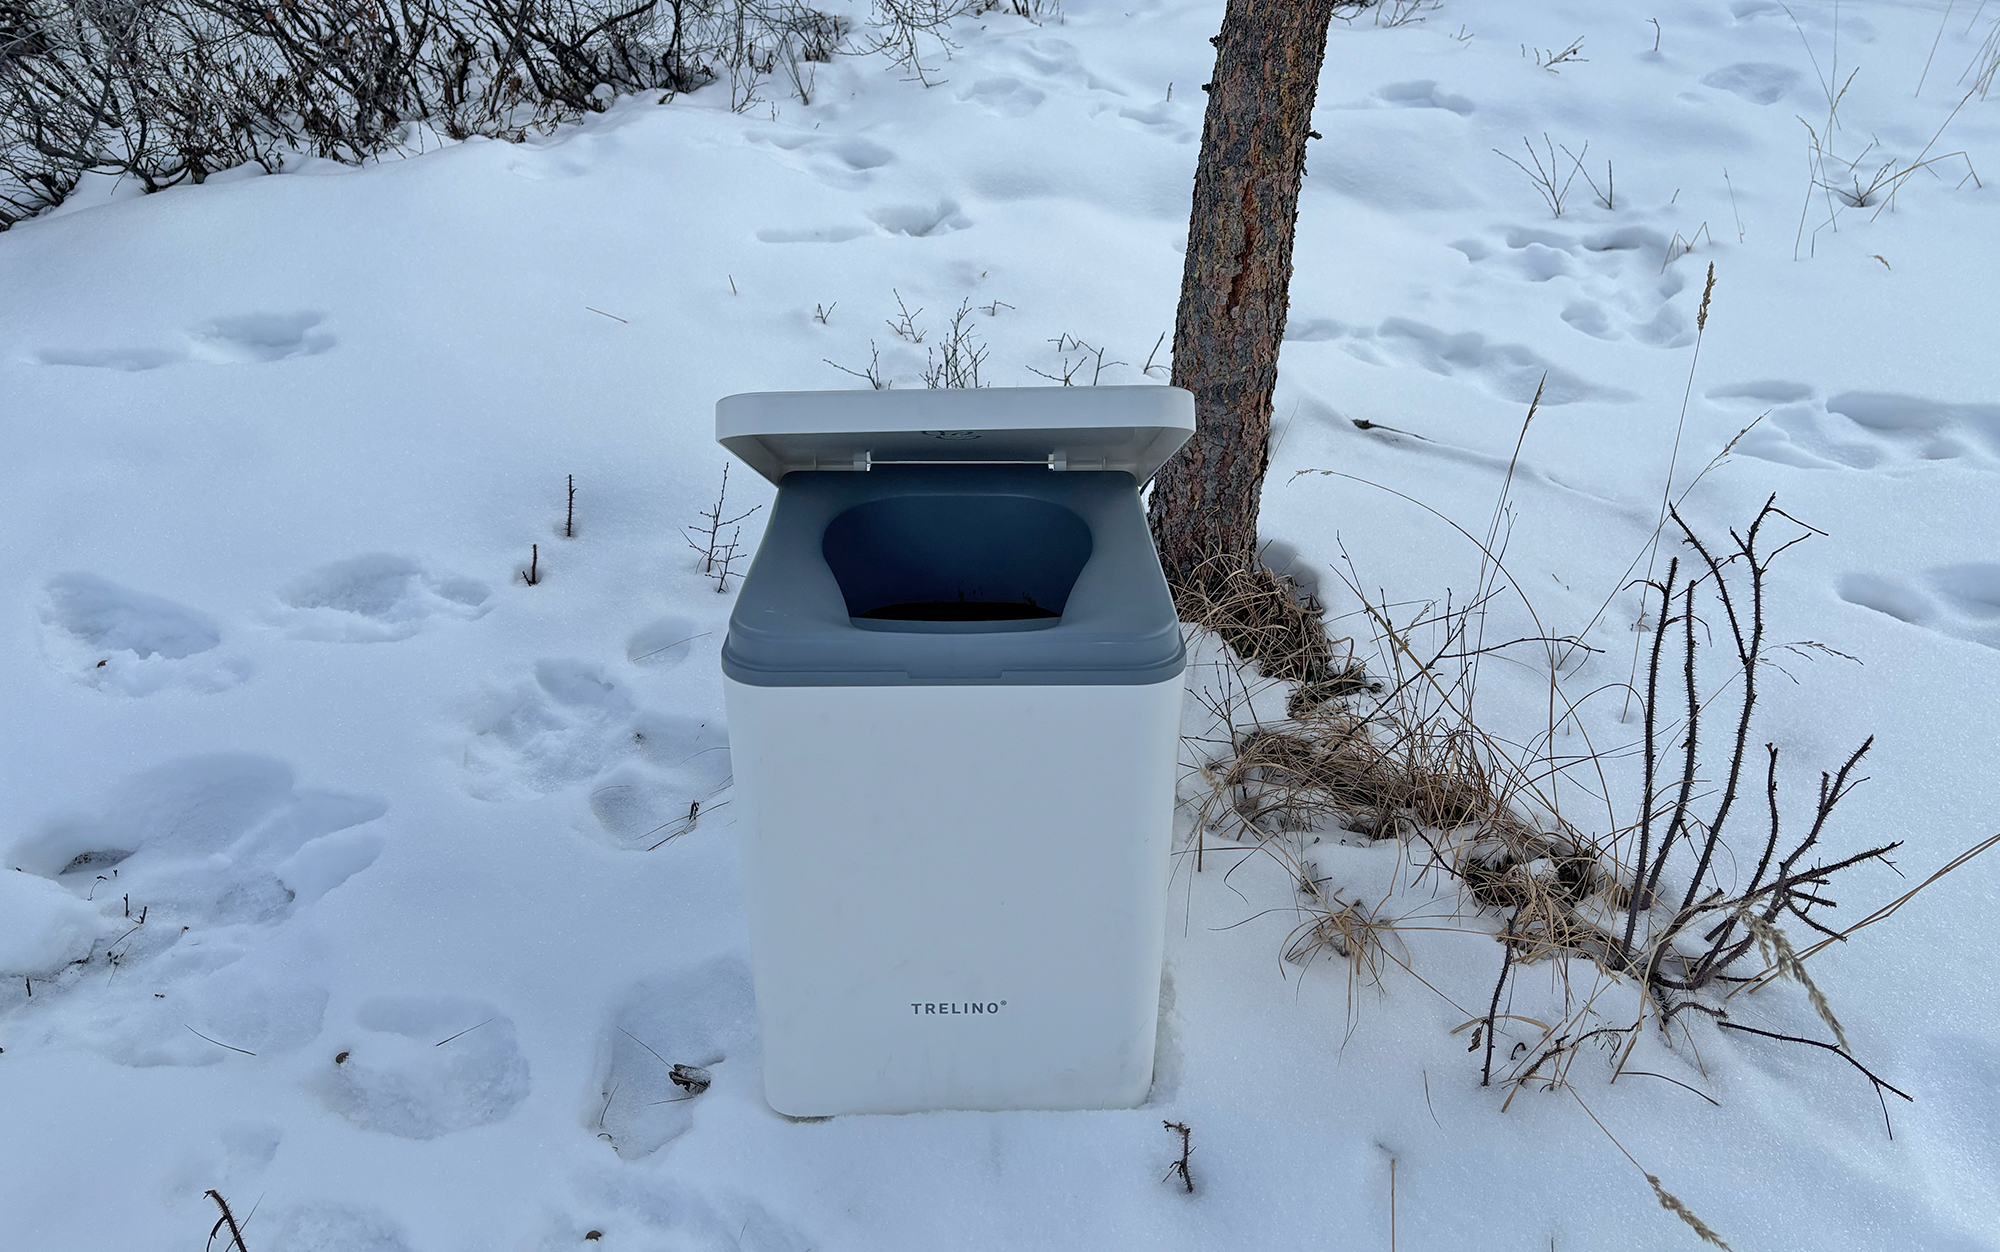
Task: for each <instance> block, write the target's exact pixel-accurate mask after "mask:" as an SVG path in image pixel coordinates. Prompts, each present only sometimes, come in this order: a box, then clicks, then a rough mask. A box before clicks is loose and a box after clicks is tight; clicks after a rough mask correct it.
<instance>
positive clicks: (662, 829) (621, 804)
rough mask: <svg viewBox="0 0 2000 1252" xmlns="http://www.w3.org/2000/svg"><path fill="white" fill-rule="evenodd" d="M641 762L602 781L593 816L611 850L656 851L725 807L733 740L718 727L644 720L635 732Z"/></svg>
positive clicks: (595, 788)
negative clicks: (707, 814)
mask: <svg viewBox="0 0 2000 1252" xmlns="http://www.w3.org/2000/svg"><path fill="white" fill-rule="evenodd" d="M632 739H633V743H634V746H635V748H636V749H637V752H638V759H636V760H632V761H629V762H627V763H626V764H625V765H623V766H621V767H620V768H618V769H615V770H613V771H611V772H610V773H608V774H605V775H604V776H603V777H601V778H599V779H598V780H597V784H596V785H595V786H593V787H592V788H591V791H590V813H591V816H592V817H594V818H596V819H597V825H598V828H599V829H600V830H602V831H603V832H604V834H605V835H606V837H607V838H608V839H609V841H610V842H611V844H612V846H614V847H618V848H630V849H651V848H656V847H658V846H659V845H661V844H662V843H665V842H667V841H668V840H670V839H677V838H679V837H680V836H682V835H685V834H687V833H689V832H690V831H693V830H695V829H696V828H698V827H699V826H700V824H701V820H702V816H701V815H702V814H703V813H709V814H710V815H711V820H712V819H713V811H714V810H715V809H718V808H720V807H722V805H723V804H725V803H727V801H724V800H720V799H719V797H720V796H721V795H722V793H723V792H724V791H725V790H726V789H727V788H728V786H729V781H730V774H729V769H730V765H729V740H728V738H727V737H726V736H725V735H724V734H723V733H722V731H721V730H720V729H719V728H711V727H709V726H708V725H707V724H705V723H702V722H698V721H696V720H694V719H693V718H688V717H673V716H661V715H651V716H645V717H641V718H640V719H639V721H638V723H637V726H636V728H635V729H634V730H633V732H632Z"/></svg>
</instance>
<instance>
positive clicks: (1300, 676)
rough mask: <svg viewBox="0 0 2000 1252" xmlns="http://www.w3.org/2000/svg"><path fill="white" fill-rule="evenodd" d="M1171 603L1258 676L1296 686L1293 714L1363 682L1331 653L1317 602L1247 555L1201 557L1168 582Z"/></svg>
mask: <svg viewBox="0 0 2000 1252" xmlns="http://www.w3.org/2000/svg"><path fill="white" fill-rule="evenodd" d="M1174 605H1175V608H1176V609H1177V610H1178V611H1179V613H1180V619H1181V620H1182V621H1184V622H1191V623H1193V624H1194V625H1196V626H1199V627H1201V628H1202V629H1203V630H1207V631H1210V632H1212V633H1213V634H1215V635H1217V636H1218V637H1220V638H1221V640H1222V641H1223V642H1224V643H1226V644H1228V645H1229V649H1230V651H1232V652H1234V653H1235V654H1236V655H1237V656H1239V657H1241V658H1242V659H1244V660H1245V661H1250V662H1253V663H1255V664H1256V666H1257V672H1258V673H1259V674H1262V675H1263V676H1264V677H1266V678H1276V679H1283V680H1286V681H1289V682H1295V683H1297V684H1298V690H1297V691H1295V692H1293V694H1292V698H1291V704H1292V708H1291V711H1292V714H1293V716H1298V715H1299V714H1300V713H1304V712H1307V711H1309V710H1311V709H1315V708H1317V707H1319V706H1320V705H1322V704H1325V703H1326V702H1327V701H1329V700H1335V699H1339V698H1340V697H1342V696H1344V695H1349V694H1352V693H1353V692H1356V691H1362V690H1366V689H1367V687H1368V678H1367V675H1366V674H1365V673H1364V672H1363V671H1362V669H1361V667H1360V666H1359V665H1356V664H1354V662H1353V660H1352V658H1351V657H1346V658H1339V659H1337V658H1336V649H1335V645H1334V641H1333V640H1332V638H1331V637H1330V636H1328V634H1327V631H1326V622H1325V617H1326V610H1325V608H1324V607H1323V606H1322V605H1321V604H1320V603H1319V601H1318V599H1316V598H1315V597H1314V596H1313V595H1312V594H1311V593H1309V592H1307V591H1306V590H1305V589H1304V588H1302V587H1300V586H1299V585H1298V583H1297V582H1295V581H1294V580H1293V579H1291V578H1289V577H1287V576H1285V575H1283V574H1278V573H1274V572H1273V571H1272V570H1271V568H1270V567H1269V566H1267V565H1265V564H1264V562H1263V560H1262V559H1260V558H1259V557H1257V556H1255V555H1252V554H1247V553H1246V554H1236V553H1223V554H1220V555H1217V556H1212V557H1209V558H1208V559H1206V560H1204V561H1202V562H1201V563H1200V564H1198V565H1196V566H1195V567H1194V569H1193V570H1192V571H1191V572H1190V573H1189V575H1188V577H1187V578H1186V579H1185V580H1184V581H1182V582H1180V583H1179V584H1178V585H1176V586H1175V588H1174Z"/></svg>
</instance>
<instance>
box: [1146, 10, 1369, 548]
mask: <svg viewBox="0 0 2000 1252" xmlns="http://www.w3.org/2000/svg"><path fill="white" fill-rule="evenodd" d="M1332 14H1333V0H1229V3H1228V8H1227V10H1226V11H1225V12H1224V14H1223V17H1222V33H1221V34H1220V35H1218V36H1216V37H1215V39H1214V40H1213V41H1212V42H1213V43H1214V44H1215V46H1216V58H1215V81H1214V82H1213V83H1210V84H1208V86H1207V87H1206V90H1207V91H1208V93H1209V95H1208V117H1207V120H1206V122H1205V123H1204V125H1203V128H1202V137H1201V157H1200V160H1199V162H1198V163H1197V165H1196V167H1195V175H1194V212H1193V216H1192V218H1191V220H1190V222H1189V225H1188V246H1187V268H1186V270H1185V271H1184V273H1183V275H1182V278H1181V302H1180V310H1179V312H1178V314H1177V315H1176V317H1175V319H1174V372H1173V383H1174V385H1175V386H1176V387H1185V388H1187V389H1188V390H1189V391H1191V392H1193V393H1194V401H1195V419H1196V426H1197V429H1196V431H1195V436H1194V438H1193V439H1192V440H1191V441H1190V442H1189V443H1188V445H1187V447H1185V448H1183V449H1182V450H1181V453H1180V455H1179V456H1177V457H1175V458H1174V459H1173V460H1172V461H1170V462H1169V463H1168V464H1167V466H1166V468H1165V469H1164V470H1163V471H1161V473H1160V475H1159V477H1158V478H1156V479H1155V480H1154V482H1153V496H1152V504H1151V507H1150V513H1149V520H1150V522H1151V524H1152V528H1153V540H1154V542H1155V543H1156V544H1157V545H1158V546H1159V549H1160V560H1161V562H1162V564H1163V565H1164V566H1165V567H1166V572H1167V580H1168V581H1169V582H1170V583H1172V584H1173V585H1174V586H1175V587H1176V588H1179V587H1182V586H1186V585H1188V583H1189V581H1190V579H1191V577H1192V575H1193V572H1194V570H1195V569H1196V567H1197V566H1199V565H1200V564H1201V562H1202V561H1203V560H1204V559H1205V558H1209V557H1213V556H1216V555H1218V554H1225V555H1231V556H1235V555H1245V556H1247V555H1249V554H1251V553H1253V552H1254V551H1255V550H1256V546H1257V505H1258V501H1259V499H1260V497H1261V495H1262V493H1263V485H1264V469H1265V466H1266V464H1267V462H1268V461H1269V459H1270V443H1271V392H1272V389H1273V388H1274V387H1275V386H1276V385H1277V381H1278V344H1279V341H1280V340H1282V339H1283V338H1284V334H1285V307H1286V299H1287V292H1288V289H1289V288H1290V286H1291V281H1292V234H1293V230H1294V227H1295V226H1296V225H1297V220H1298V207H1299V181H1300V179H1301V178H1302V177H1303V175H1304V173H1305V158H1306V139H1307V138H1308V137H1309V136H1310V135H1311V134H1312V108H1313V97H1314V95H1315V94H1316V92H1317V91H1318V88H1319V70H1320V63H1321V62H1322V61H1323V60H1324V59H1325V56H1326V30H1327V23H1328V21H1329V20H1330V19H1331V17H1332Z"/></svg>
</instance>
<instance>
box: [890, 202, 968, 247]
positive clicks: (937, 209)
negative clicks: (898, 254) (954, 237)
mask: <svg viewBox="0 0 2000 1252" xmlns="http://www.w3.org/2000/svg"><path fill="white" fill-rule="evenodd" d="M868 216H869V219H870V220H872V221H873V222H874V223H875V224H876V225H877V226H880V227H881V228H882V229H883V230H886V231H888V232H889V233H890V234H892V235H909V236H911V237H912V238H916V239H925V238H928V237H930V236H932V235H943V234H948V233H950V232H951V231H954V230H964V229H965V228H966V227H968V226H970V225H972V219H971V218H969V217H967V216H965V214H963V213H961V212H959V209H958V201H956V200H952V199H949V198H947V199H943V200H939V201H938V202H937V203H936V204H885V205H882V206H880V207H878V208H874V209H870V210H869V211H868Z"/></svg>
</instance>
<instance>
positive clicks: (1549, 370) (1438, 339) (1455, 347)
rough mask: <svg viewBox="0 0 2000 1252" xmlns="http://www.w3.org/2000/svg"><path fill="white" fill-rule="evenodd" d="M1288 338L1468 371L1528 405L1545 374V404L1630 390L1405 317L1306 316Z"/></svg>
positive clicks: (1378, 359) (1447, 371) (1391, 361)
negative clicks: (1348, 319) (1373, 323)
mask: <svg viewBox="0 0 2000 1252" xmlns="http://www.w3.org/2000/svg"><path fill="white" fill-rule="evenodd" d="M1285 338H1286V339H1287V340H1293V341H1305V342H1314V341H1324V340H1338V341H1339V342H1340V346H1341V350H1342V351H1344V352H1346V353H1348V354H1349V355H1350V356H1353V357H1354V358H1356V359H1357V360H1361V361H1366V362H1368V363H1369V364H1370V365H1416V366H1420V367H1422V368H1424V369H1427V370H1429V371H1430V372H1432V373H1433V374H1443V375H1445V376H1447V377H1452V376H1456V375H1461V374H1463V375H1466V376H1469V377H1470V378H1471V379H1473V380H1474V381H1475V382H1477V383H1478V384H1479V385H1480V386H1481V387H1483V388H1485V389H1486V390H1487V391H1490V392H1492V393H1493V394H1494V395H1497V396H1499V397H1500V398H1502V399H1504V400H1514V401H1518V402H1520V403H1522V404H1526V403H1527V402H1528V401H1530V400H1532V399H1533V398H1534V395H1535V389H1536V387H1537V386H1538V385H1539V384H1540V383H1541V380H1542V378H1543V377H1544V375H1546V376H1547V379H1548V384H1547V387H1546V388H1545V389H1544V390H1543V392H1542V403H1543V404H1547V405H1555V404H1573V403H1575V402H1577V401H1579V400H1629V399H1631V398H1632V395H1631V393H1630V392H1626V391H1621V390H1619V389H1617V388H1615V387H1606V386H1603V385H1601V384H1598V383H1593V382H1591V381H1590V380H1588V379H1586V378H1583V377H1581V376H1580V375H1577V374H1574V373H1572V372H1570V371H1569V370H1566V369H1564V368H1562V367H1561V366H1559V365H1555V364H1553V363H1551V362H1550V361H1548V360H1547V359H1546V358H1544V357H1542V356H1541V355H1539V354H1538V353H1536V352H1534V351H1533V350H1532V349H1529V348H1527V347H1524V346H1523V345H1521V344H1517V343H1492V342H1490V341H1488V340H1487V338H1486V336H1484V335H1482V334H1479V333H1477V332H1476V331H1466V332H1461V333H1457V334H1453V333H1450V332H1447V331H1442V330H1439V329H1437V328H1436V327H1434V326H1427V325H1425V324H1424V323H1422V322H1418V321H1413V320H1411V319H1410V318H1407V317H1392V318H1389V319H1388V320H1387V321H1385V322H1383V323H1382V324H1381V326H1379V327H1377V328H1374V329H1369V328H1366V327H1347V326H1343V325H1341V324H1340V323H1339V322H1336V321H1333V320H1332V319H1330V318H1309V319H1302V320H1301V322H1300V323H1299V324H1298V326H1297V327H1296V329H1292V328H1288V329H1287V330H1286V332H1285Z"/></svg>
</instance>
